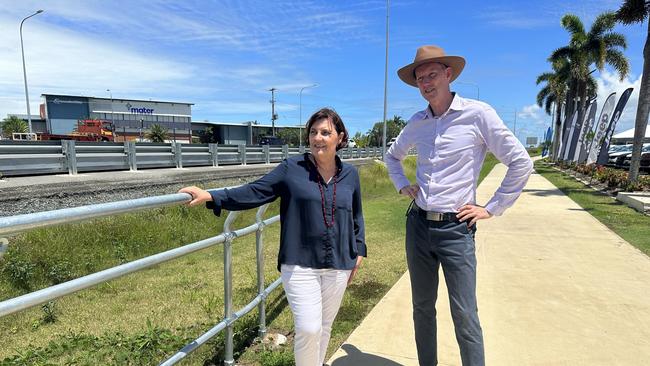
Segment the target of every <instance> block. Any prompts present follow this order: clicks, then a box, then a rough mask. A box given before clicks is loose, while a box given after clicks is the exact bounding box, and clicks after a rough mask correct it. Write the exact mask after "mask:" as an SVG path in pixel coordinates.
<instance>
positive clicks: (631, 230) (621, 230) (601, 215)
mask: <svg viewBox="0 0 650 366" xmlns="http://www.w3.org/2000/svg"><path fill="white" fill-rule="evenodd" d="M535 170H536V171H537V172H538V173H539V174H541V175H542V176H543V177H544V178H546V179H548V180H549V181H550V182H551V183H553V185H555V186H556V187H557V188H559V189H560V190H561V191H562V192H563V193H564V194H566V195H567V196H568V197H569V198H571V199H572V200H573V201H574V202H576V203H577V204H578V205H580V207H582V208H584V209H585V210H586V211H588V212H589V213H590V214H591V215H592V216H594V217H595V218H596V219H598V221H600V222H601V223H603V224H604V225H605V226H607V227H608V228H610V229H611V230H612V231H614V232H615V233H616V234H617V235H619V236H620V237H621V238H623V239H625V241H627V242H628V243H630V244H632V245H633V246H635V247H637V248H638V249H640V250H641V251H642V252H644V253H646V254H647V255H650V217H648V216H646V215H644V214H642V213H640V212H638V211H636V210H634V209H632V208H630V207H628V206H627V205H625V204H623V203H621V202H618V201H616V200H615V199H613V198H612V197H610V196H608V195H606V194H603V193H600V192H598V191H594V190H593V189H591V188H589V187H587V186H585V185H584V184H583V183H581V182H578V181H577V180H575V179H574V178H573V177H570V176H567V175H565V174H563V173H562V172H559V171H557V170H555V169H553V168H552V167H549V166H548V165H546V164H545V163H543V162H541V161H537V162H535Z"/></svg>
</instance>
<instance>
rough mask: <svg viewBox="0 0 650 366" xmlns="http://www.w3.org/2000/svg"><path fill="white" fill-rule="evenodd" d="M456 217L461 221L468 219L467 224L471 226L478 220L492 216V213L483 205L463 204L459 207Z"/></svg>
mask: <svg viewBox="0 0 650 366" xmlns="http://www.w3.org/2000/svg"><path fill="white" fill-rule="evenodd" d="M456 217H457V218H458V219H459V220H460V221H463V222H464V221H467V220H470V222H469V224H468V226H473V225H474V224H476V222H477V221H478V220H483V219H489V218H490V217H492V214H491V213H489V212H488V210H486V209H485V207H481V206H476V205H465V206H463V207H461V208H460V210H459V211H458V215H456Z"/></svg>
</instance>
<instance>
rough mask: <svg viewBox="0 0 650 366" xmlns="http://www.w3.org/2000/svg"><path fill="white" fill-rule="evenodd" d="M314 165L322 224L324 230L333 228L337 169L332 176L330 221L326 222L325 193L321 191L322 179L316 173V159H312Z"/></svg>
mask: <svg viewBox="0 0 650 366" xmlns="http://www.w3.org/2000/svg"><path fill="white" fill-rule="evenodd" d="M314 165H315V166H316V172H317V173H318V177H317V181H318V189H319V190H320V205H321V208H322V209H323V222H324V223H325V227H326V228H330V227H333V226H334V214H335V213H336V178H337V175H338V168H337V172H336V173H334V176H333V177H332V179H333V180H334V183H333V184H334V187H333V188H332V221H331V222H329V223H328V222H327V213H326V212H325V191H324V190H323V185H322V183H321V180H322V179H323V178H322V177H321V175H320V173H319V172H318V162H317V161H316V158H314Z"/></svg>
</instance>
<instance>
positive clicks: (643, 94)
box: [616, 0, 650, 183]
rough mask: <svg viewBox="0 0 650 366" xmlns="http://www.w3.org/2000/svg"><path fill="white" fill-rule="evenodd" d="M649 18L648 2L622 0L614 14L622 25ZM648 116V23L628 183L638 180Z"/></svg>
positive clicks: (649, 69) (649, 65)
mask: <svg viewBox="0 0 650 366" xmlns="http://www.w3.org/2000/svg"><path fill="white" fill-rule="evenodd" d="M649 17H650V1H647V0H624V1H623V5H622V6H621V8H620V9H618V11H617V12H616V18H617V19H618V20H619V21H620V22H622V23H623V24H632V23H637V22H638V23H641V22H644V21H645V20H646V19H648V18H649ZM648 114H650V21H649V22H648V34H647V35H646V39H645V46H644V47H643V74H642V75H641V88H640V89H639V105H638V106H637V108H636V121H635V122H634V142H633V145H632V160H631V161H630V174H629V178H628V179H629V182H630V183H633V182H636V181H637V179H638V178H639V165H640V162H641V148H642V146H643V137H644V135H645V130H646V126H647V124H648Z"/></svg>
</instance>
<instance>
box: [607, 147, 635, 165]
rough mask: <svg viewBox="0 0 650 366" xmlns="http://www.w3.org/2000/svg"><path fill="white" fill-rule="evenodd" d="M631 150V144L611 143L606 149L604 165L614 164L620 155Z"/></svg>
mask: <svg viewBox="0 0 650 366" xmlns="http://www.w3.org/2000/svg"><path fill="white" fill-rule="evenodd" d="M631 152H632V145H613V146H610V147H609V150H608V151H607V163H606V164H605V165H606V166H611V167H613V166H616V162H617V159H618V158H619V157H620V156H622V155H626V154H629V153H631Z"/></svg>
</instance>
